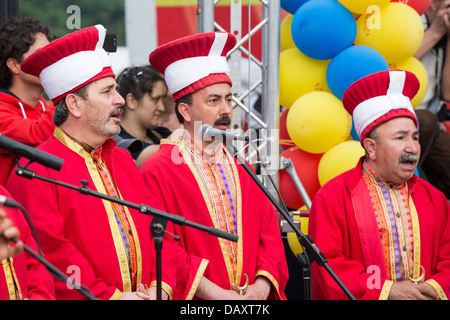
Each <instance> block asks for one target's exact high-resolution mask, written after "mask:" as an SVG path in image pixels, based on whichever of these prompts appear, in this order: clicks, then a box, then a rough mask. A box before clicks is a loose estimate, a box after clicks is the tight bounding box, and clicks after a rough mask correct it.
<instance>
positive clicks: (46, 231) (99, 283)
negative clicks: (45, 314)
mask: <svg viewBox="0 0 450 320" xmlns="http://www.w3.org/2000/svg"><path fill="white" fill-rule="evenodd" d="M31 169H32V170H34V171H35V173H36V174H37V175H41V176H45V177H49V174H48V170H49V169H47V168H43V167H41V166H39V165H36V166H33V165H32V166H31ZM19 179H20V180H19ZM7 188H8V190H9V191H10V192H11V193H12V194H13V196H14V197H15V199H16V200H17V201H18V202H19V203H21V204H22V205H23V206H24V207H25V208H27V210H28V211H29V213H30V215H31V218H32V219H33V222H34V224H35V226H36V229H37V232H38V237H39V240H40V243H41V245H42V250H43V251H44V252H45V256H46V258H47V259H48V260H49V261H50V262H51V263H52V264H53V265H54V266H55V267H56V268H58V269H59V270H60V271H62V272H63V273H66V274H67V275H68V276H69V277H72V279H73V280H75V281H76V282H77V281H79V283H81V284H82V285H83V286H85V287H87V288H89V290H90V291H91V293H92V294H93V295H94V296H96V297H98V298H99V299H102V300H108V299H110V298H111V297H112V296H113V295H114V293H115V292H116V288H115V287H113V286H109V285H108V284H106V283H105V282H104V281H103V279H101V278H99V277H97V276H96V275H95V271H94V270H93V268H92V267H91V265H90V263H89V261H88V260H87V259H86V258H85V257H84V256H83V254H82V253H81V252H80V251H79V250H78V249H77V248H76V246H75V245H74V244H72V243H71V242H70V241H69V240H68V239H66V238H65V236H64V229H65V227H66V226H65V224H64V218H63V214H62V213H61V212H59V210H58V199H57V198H56V193H57V189H56V187H55V186H54V185H53V184H51V183H48V182H45V181H41V180H38V179H32V180H26V179H24V178H22V177H19V176H17V175H11V177H10V179H9V180H8V184H7ZM37 190H38V191H37ZM43 195H45V201H42V197H43ZM74 210H75V208H74ZM73 214H76V210H75V211H74V212H73ZM81 230H82V229H81ZM98 232H99V233H101V232H104V230H102V229H101V228H99V229H98ZM80 236H83V235H81V234H80ZM84 236H85V237H89V235H88V234H85V235H84ZM107 236H108V235H107V234H105V237H107ZM97 258H98V259H104V258H105V257H102V252H98V256H97ZM111 272H112V271H111ZM54 286H55V290H56V293H57V295H56V298H57V299H69V300H72V299H74V300H78V299H83V298H84V296H82V295H81V294H80V293H79V292H78V291H77V290H75V289H73V290H67V289H68V287H67V284H66V283H64V282H61V281H59V280H57V281H54Z"/></svg>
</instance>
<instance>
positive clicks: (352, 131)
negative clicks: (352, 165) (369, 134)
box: [350, 119, 359, 141]
mask: <svg viewBox="0 0 450 320" xmlns="http://www.w3.org/2000/svg"><path fill="white" fill-rule="evenodd" d="M350 134H351V136H352V138H353V140H355V141H359V136H358V133H357V132H356V128H355V122H354V121H353V119H352V130H350Z"/></svg>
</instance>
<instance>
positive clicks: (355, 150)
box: [317, 140, 365, 186]
mask: <svg viewBox="0 0 450 320" xmlns="http://www.w3.org/2000/svg"><path fill="white" fill-rule="evenodd" d="M364 154H365V152H364V149H363V147H362V146H361V144H360V142H359V141H354V140H353V141H350V140H347V141H344V142H342V143H340V144H338V145H336V146H334V147H333V148H331V149H330V150H328V151H327V152H325V153H324V155H323V156H322V158H320V161H319V167H318V168H317V174H318V176H319V183H320V185H321V186H323V185H324V184H325V183H327V182H328V181H330V180H331V179H333V178H334V177H337V176H338V175H340V174H341V173H343V172H345V171H347V170H350V169H352V168H354V167H355V166H356V164H357V163H358V160H359V159H360V158H361V157H362V156H363V155H364Z"/></svg>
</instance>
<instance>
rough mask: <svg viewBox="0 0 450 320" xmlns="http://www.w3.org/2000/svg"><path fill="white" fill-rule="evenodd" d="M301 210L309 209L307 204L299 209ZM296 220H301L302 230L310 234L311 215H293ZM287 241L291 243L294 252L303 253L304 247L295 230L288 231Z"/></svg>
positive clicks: (305, 233) (295, 253)
mask: <svg viewBox="0 0 450 320" xmlns="http://www.w3.org/2000/svg"><path fill="white" fill-rule="evenodd" d="M300 210H307V208H306V206H303V207H301V208H300V209H299V211H300ZM293 220H294V221H300V231H301V232H302V233H303V234H304V235H307V234H308V223H309V217H301V216H299V215H294V216H293ZM286 236H287V241H288V244H289V248H290V249H291V251H292V253H293V254H294V255H295V256H297V254H299V253H302V252H303V249H302V247H301V246H300V242H299V241H298V238H297V234H296V233H295V232H287V233H286Z"/></svg>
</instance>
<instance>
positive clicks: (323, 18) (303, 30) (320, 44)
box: [291, 0, 357, 60]
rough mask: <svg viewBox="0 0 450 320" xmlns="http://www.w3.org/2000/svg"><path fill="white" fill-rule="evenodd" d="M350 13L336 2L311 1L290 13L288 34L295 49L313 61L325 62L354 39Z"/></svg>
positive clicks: (353, 27)
mask: <svg viewBox="0 0 450 320" xmlns="http://www.w3.org/2000/svg"><path fill="white" fill-rule="evenodd" d="M356 32H357V28H356V21H355V18H354V17H353V15H352V13H351V12H350V11H349V10H348V9H346V8H345V7H344V6H343V5H341V4H340V3H339V2H337V1H336V0H314V1H309V2H307V3H305V4H304V5H302V6H301V7H300V8H299V9H298V10H297V11H296V12H295V14H294V17H293V18H292V23H291V35H292V40H294V43H295V45H296V46H297V48H298V49H299V50H300V51H301V52H302V53H303V54H305V55H306V56H308V57H310V58H312V59H316V60H329V59H332V58H333V57H334V56H336V55H337V54H338V53H339V52H341V51H342V50H344V49H345V48H348V47H349V46H351V45H352V44H353V42H354V41H355V39H356Z"/></svg>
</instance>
